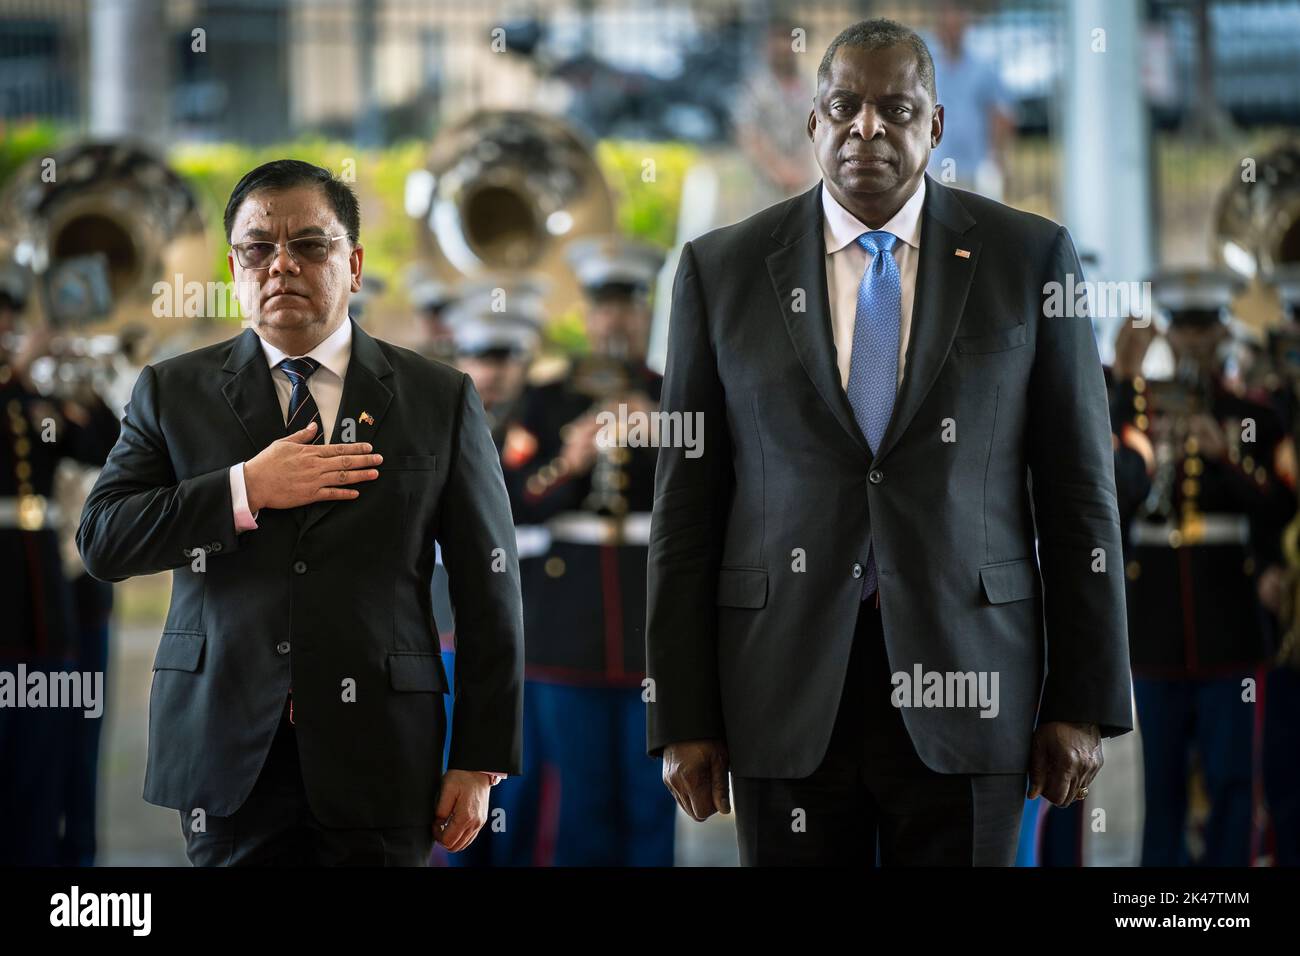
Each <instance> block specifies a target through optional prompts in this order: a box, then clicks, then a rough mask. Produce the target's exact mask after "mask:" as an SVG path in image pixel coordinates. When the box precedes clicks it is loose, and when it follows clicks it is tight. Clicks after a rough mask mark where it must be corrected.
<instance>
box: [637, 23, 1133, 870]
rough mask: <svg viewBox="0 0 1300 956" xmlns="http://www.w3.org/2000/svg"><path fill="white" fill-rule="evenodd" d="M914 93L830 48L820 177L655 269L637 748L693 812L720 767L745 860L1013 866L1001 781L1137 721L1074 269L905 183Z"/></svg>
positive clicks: (1096, 400) (917, 75)
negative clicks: (662, 305)
mask: <svg viewBox="0 0 1300 956" xmlns="http://www.w3.org/2000/svg"><path fill="white" fill-rule="evenodd" d="M933 77H934V71H933V65H932V62H931V59H930V54H929V51H928V50H927V49H926V47H925V44H924V43H923V41H921V40H920V38H919V37H917V35H916V34H915V33H914V32H913V31H911V30H909V29H907V28H905V27H902V26H900V25H899V24H896V23H893V22H891V21H886V20H873V21H864V22H863V23H859V24H857V25H855V26H853V27H850V28H849V29H847V30H845V31H844V32H843V33H842V34H840V36H839V37H838V38H837V39H836V40H835V41H834V42H833V43H832V44H831V46H830V48H829V49H828V50H827V52H826V55H825V57H824V59H823V60H822V65H821V68H820V70H819V74H818V89H817V95H816V97H815V100H814V109H813V111H812V113H811V114H810V115H809V117H808V126H807V128H808V135H809V138H810V139H811V140H812V143H813V145H814V149H815V151H816V154H817V159H818V162H819V165H820V166H821V169H822V173H823V181H822V182H821V183H820V184H819V185H818V186H817V187H815V188H813V189H812V190H810V191H809V192H807V193H805V194H803V195H802V196H798V197H795V198H794V199H791V200H787V201H786V202H784V203H781V204H778V205H776V206H772V207H770V208H768V209H766V210H764V211H762V212H760V213H758V214H757V215H755V216H753V217H751V218H749V219H747V220H745V221H743V222H741V223H738V224H736V225H734V226H730V227H727V228H725V229H720V230H717V231H715V232H713V233H710V234H708V235H706V236H703V237H702V238H699V239H696V240H694V241H692V242H689V243H687V244H686V246H685V248H684V249H683V250H682V256H681V263H680V266H679V268H678V272H677V278H676V283H675V286H674V291H673V307H672V316H671V326H670V329H669V347H668V364H667V373H666V378H665V382H664V388H663V402H662V407H663V410H664V411H665V412H668V413H674V412H681V413H694V414H701V415H702V416H703V423H704V442H703V454H699V453H698V450H695V451H694V452H693V453H690V454H688V452H689V451H691V450H690V449H686V448H679V447H673V446H672V444H671V443H670V442H668V443H665V444H664V447H662V448H661V451H660V457H659V464H658V471H657V475H656V489H655V507H654V520H653V525H652V530H651V536H650V559H649V572H648V583H649V592H650V593H649V610H648V615H647V629H648V630H647V649H648V664H649V676H650V678H651V679H652V681H653V685H652V687H651V688H650V693H651V695H652V701H651V703H650V704H649V706H648V722H649V726H648V746H649V751H650V752H651V753H652V754H662V755H663V759H664V780H665V783H666V784H667V785H668V786H669V788H670V789H671V790H672V791H673V793H674V794H675V795H676V797H677V799H678V802H679V803H680V804H681V806H682V808H683V809H684V810H686V811H687V812H688V813H690V814H691V815H692V816H693V817H694V818H695V819H697V820H703V819H704V818H706V817H708V816H709V815H710V814H712V813H713V812H714V811H715V810H716V811H721V812H728V811H729V809H730V801H729V796H728V788H727V772H728V770H730V772H731V774H732V777H733V785H734V792H735V799H736V810H737V830H738V837H739V843H740V855H741V861H742V863H745V864H763V863H812V864H818V863H851V862H856V863H866V864H868V865H870V864H871V863H872V862H873V861H875V859H876V855H877V851H878V852H879V857H880V859H881V860H882V861H883V862H885V863H887V864H888V863H904V864H909V863H910V864H965V865H970V864H1003V865H1005V864H1010V863H1011V862H1012V860H1013V858H1014V854H1015V849H1016V834H1017V827H1018V824H1019V820H1020V814H1021V808H1022V806H1023V799H1024V797H1025V795H1026V787H1025V777H1026V774H1028V777H1029V788H1028V795H1029V796H1030V797H1033V796H1036V795H1037V794H1039V793H1044V794H1046V796H1047V797H1048V798H1049V799H1050V800H1051V801H1052V802H1053V803H1054V804H1057V805H1066V804H1069V803H1071V802H1072V801H1074V800H1077V799H1079V798H1080V796H1082V795H1084V794H1086V793H1087V789H1088V784H1089V783H1090V782H1091V781H1092V779H1093V777H1094V775H1095V774H1096V773H1097V770H1098V769H1099V768H1100V766H1101V759H1102V758H1101V743H1100V741H1101V738H1102V737H1105V736H1112V735H1115V734H1119V733H1123V732H1126V731H1128V730H1130V729H1132V717H1131V712H1132V711H1131V693H1130V679H1129V673H1128V657H1127V636H1126V631H1125V615H1124V593H1123V581H1124V578H1123V573H1124V572H1123V559H1122V555H1121V551H1120V529H1119V520H1118V515H1117V512H1116V503H1115V483H1114V474H1113V471H1114V469H1113V464H1112V457H1111V454H1112V453H1111V445H1110V431H1109V418H1108V412H1107V403H1106V394H1105V387H1104V382H1103V377H1102V369H1101V365H1100V363H1099V361H1098V358H1097V350H1096V345H1095V342H1094V340H1093V335H1092V328H1091V323H1090V321H1089V318H1088V316H1087V310H1086V308H1084V309H1076V305H1077V303H1076V301H1075V298H1074V295H1073V292H1070V293H1069V296H1068V297H1069V301H1068V302H1067V303H1065V304H1064V307H1063V308H1062V309H1061V310H1058V309H1056V305H1057V304H1059V303H1060V301H1061V297H1060V295H1059V292H1058V295H1057V296H1056V298H1055V299H1054V300H1053V299H1045V294H1046V293H1047V292H1048V290H1049V289H1051V288H1056V287H1054V286H1051V285H1050V284H1051V283H1060V284H1062V285H1064V284H1065V283H1066V282H1067V280H1072V281H1073V283H1074V285H1075V286H1077V284H1078V283H1079V282H1080V281H1082V276H1081V269H1080V265H1079V261H1078V258H1077V256H1076V255H1075V251H1074V247H1073V244H1072V243H1071V241H1070V237H1069V235H1068V233H1067V232H1066V231H1065V229H1063V228H1062V227H1060V226H1058V225H1056V224H1055V223H1052V222H1049V221H1047V220H1045V219H1042V218H1040V217H1037V216H1033V215H1029V214H1026V213H1022V212H1018V211H1016V210H1013V209H1010V208H1008V207H1006V206H1002V205H1000V204H998V203H995V202H992V201H989V200H987V199H983V198H981V197H979V196H976V195H974V194H971V193H968V192H962V191H958V190H955V189H949V188H947V187H945V186H943V185H941V184H940V183H938V182H935V181H934V180H933V179H929V178H928V177H926V176H925V167H926V162H927V160H928V158H929V154H930V150H931V149H932V148H933V147H934V146H935V145H936V144H937V143H938V142H939V140H940V138H941V137H942V135H943V107H942V106H940V105H938V103H937V96H936V91H935V89H934V79H933ZM1070 288H1071V289H1072V288H1073V286H1071V287H1070ZM1058 311H1063V312H1064V314H1057V313H1058ZM1044 641H1045V642H1046V647H1045V649H1044ZM1044 650H1045V655H1046V661H1044ZM1044 663H1046V677H1045V679H1044Z"/></svg>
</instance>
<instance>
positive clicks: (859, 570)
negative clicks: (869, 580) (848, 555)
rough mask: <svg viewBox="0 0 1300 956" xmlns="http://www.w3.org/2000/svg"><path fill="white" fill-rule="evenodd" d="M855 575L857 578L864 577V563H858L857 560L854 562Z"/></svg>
mask: <svg viewBox="0 0 1300 956" xmlns="http://www.w3.org/2000/svg"><path fill="white" fill-rule="evenodd" d="M853 576H854V577H855V578H860V577H862V565H860V564H858V562H856V561H854V562H853Z"/></svg>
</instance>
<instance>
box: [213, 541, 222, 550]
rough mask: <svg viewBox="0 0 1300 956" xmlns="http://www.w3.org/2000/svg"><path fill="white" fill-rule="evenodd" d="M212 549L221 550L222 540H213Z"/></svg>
mask: <svg viewBox="0 0 1300 956" xmlns="http://www.w3.org/2000/svg"><path fill="white" fill-rule="evenodd" d="M212 550H213V551H220V550H221V542H220V541H213V542H212Z"/></svg>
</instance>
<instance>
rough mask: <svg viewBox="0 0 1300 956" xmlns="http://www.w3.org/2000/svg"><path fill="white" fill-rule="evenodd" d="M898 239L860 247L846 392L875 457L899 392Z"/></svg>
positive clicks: (880, 236)
mask: <svg viewBox="0 0 1300 956" xmlns="http://www.w3.org/2000/svg"><path fill="white" fill-rule="evenodd" d="M897 239H898V237H897V236H895V235H894V234H893V233H890V232H864V233H863V234H862V235H860V236H858V245H860V246H861V247H862V248H863V249H865V250H866V251H867V255H868V256H870V257H871V261H870V262H868V263H867V271H866V272H865V273H863V275H862V282H861V284H860V285H859V286H858V308H857V312H856V313H855V315H854V318H853V352H852V355H851V356H850V359H849V384H848V388H847V389H846V391H847V393H848V398H849V404H850V405H851V406H852V407H853V417H854V418H855V419H857V422H858V427H859V428H861V429H862V434H863V435H864V436H865V437H866V439H867V444H868V445H870V446H871V450H872V452H873V453H874V452H875V450H876V449H877V448H879V447H880V441H881V439H882V438H884V437H885V429H886V428H887V427H888V425H889V417H890V415H891V414H893V411H894V392H895V389H896V388H897V386H898V336H899V325H900V323H901V322H902V316H903V282H902V278H901V277H900V276H899V273H898V263H897V262H895V261H894V256H893V248H894V243H895V242H896V241H897ZM876 583H877V579H876V551H875V547H874V545H871V544H870V543H869V544H868V550H867V571H866V574H865V575H864V576H863V580H862V600H864V601H865V600H866V599H867V598H869V597H870V596H871V595H872V594H873V593H874V592H875V590H876Z"/></svg>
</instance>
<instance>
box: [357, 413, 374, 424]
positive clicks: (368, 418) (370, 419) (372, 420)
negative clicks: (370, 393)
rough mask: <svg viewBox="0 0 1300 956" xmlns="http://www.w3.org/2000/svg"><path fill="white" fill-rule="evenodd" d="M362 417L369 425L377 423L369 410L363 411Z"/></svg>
mask: <svg viewBox="0 0 1300 956" xmlns="http://www.w3.org/2000/svg"><path fill="white" fill-rule="evenodd" d="M360 418H361V420H362V421H363V422H365V423H366V424H367V425H373V424H374V423H375V420H374V419H373V418H371V417H370V413H369V412H362V413H361V416H360Z"/></svg>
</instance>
